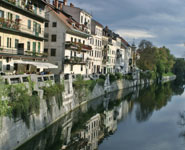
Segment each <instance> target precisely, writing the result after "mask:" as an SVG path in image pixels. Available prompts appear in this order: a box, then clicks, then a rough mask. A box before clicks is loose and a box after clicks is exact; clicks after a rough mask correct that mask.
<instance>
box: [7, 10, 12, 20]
mask: <svg viewBox="0 0 185 150" xmlns="http://www.w3.org/2000/svg"><path fill="white" fill-rule="evenodd" d="M8 20H10V21H12V20H13V14H12V13H9V12H8Z"/></svg>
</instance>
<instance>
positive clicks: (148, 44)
mask: <svg viewBox="0 0 185 150" xmlns="http://www.w3.org/2000/svg"><path fill="white" fill-rule="evenodd" d="M152 46H153V45H152V43H151V42H150V41H147V40H142V41H141V42H140V43H139V49H140V50H144V49H146V48H151V47H152Z"/></svg>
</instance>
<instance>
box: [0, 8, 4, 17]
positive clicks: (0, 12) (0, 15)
mask: <svg viewBox="0 0 185 150" xmlns="http://www.w3.org/2000/svg"><path fill="white" fill-rule="evenodd" d="M0 18H4V11H2V10H0Z"/></svg>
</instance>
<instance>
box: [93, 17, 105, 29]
mask: <svg viewBox="0 0 185 150" xmlns="http://www.w3.org/2000/svg"><path fill="white" fill-rule="evenodd" d="M92 22H94V23H95V24H96V25H97V26H99V27H101V28H103V25H102V24H101V23H99V22H98V21H96V20H94V19H92Z"/></svg>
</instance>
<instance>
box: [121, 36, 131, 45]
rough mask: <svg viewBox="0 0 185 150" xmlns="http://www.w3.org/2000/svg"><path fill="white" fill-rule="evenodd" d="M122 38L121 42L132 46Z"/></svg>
mask: <svg viewBox="0 0 185 150" xmlns="http://www.w3.org/2000/svg"><path fill="white" fill-rule="evenodd" d="M120 38H121V41H122V42H123V43H124V44H125V45H126V46H130V45H129V43H128V42H127V41H126V40H125V39H124V38H122V37H120Z"/></svg>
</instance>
